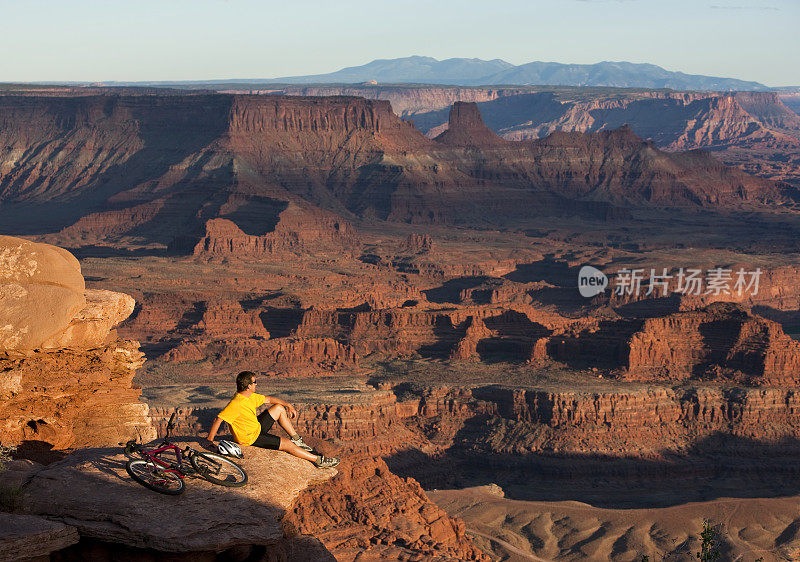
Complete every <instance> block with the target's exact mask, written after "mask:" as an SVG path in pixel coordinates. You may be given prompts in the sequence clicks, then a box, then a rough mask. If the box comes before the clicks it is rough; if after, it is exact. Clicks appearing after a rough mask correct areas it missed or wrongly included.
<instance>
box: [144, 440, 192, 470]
mask: <svg viewBox="0 0 800 562" xmlns="http://www.w3.org/2000/svg"><path fill="white" fill-rule="evenodd" d="M167 451H171V452H172V453H173V454H174V455H175V458H176V459H177V461H178V464H177V466H176V465H175V464H174V463H170V462H167V461H165V460H163V459H161V458H159V457H158V456H156V455H160V454H161V453H166V452H167ZM140 454H141V455H143V456H144V457H146V458H147V460H150V461H153V462H154V463H156V464H158V465H159V466H160V467H161V468H163V469H164V472H172V473H174V474H177V475H178V476H179V477H180V478H184V477H185V476H186V472H185V471H184V469H183V459H182V454H181V450H180V448H178V446H177V445H173V444H172V443H169V442H165V443H163V444H162V445H161V446H160V447H158V448H156V449H152V450H147V449H142V450H141V451H140Z"/></svg>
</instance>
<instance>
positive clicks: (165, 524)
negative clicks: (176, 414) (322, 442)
mask: <svg viewBox="0 0 800 562" xmlns="http://www.w3.org/2000/svg"><path fill="white" fill-rule="evenodd" d="M176 442H177V443H178V444H179V445H181V446H183V445H186V444H188V445H190V446H192V447H193V448H195V449H198V450H201V451H202V450H203V449H202V447H201V446H199V445H198V444H197V442H196V440H195V439H192V440H191V441H188V440H187V441H180V440H177V439H176ZM244 449H245V453H244V454H245V458H244V459H240V460H239V461H238V462H239V463H240V464H241V465H242V467H243V468H244V469H245V470H246V471H247V474H248V477H249V480H248V483H247V484H246V485H245V486H243V487H241V488H226V487H223V486H217V485H214V484H212V483H210V482H207V481H206V480H203V479H202V478H200V477H197V476H187V477H186V482H185V484H186V491H185V492H184V493H183V494H181V495H179V496H168V495H164V494H160V493H157V492H153V491H151V490H148V489H147V488H144V487H143V486H141V485H140V484H138V483H136V482H135V481H134V480H132V479H131V478H130V476H129V475H128V473H127V472H126V470H125V463H126V461H127V460H128V458H127V457H126V456H125V455H124V454H123V453H122V449H121V448H114V449H82V450H78V451H75V452H74V453H72V454H70V455H69V456H67V457H66V458H65V459H63V460H62V461H59V462H57V463H54V464H51V465H49V466H47V467H46V468H44V469H43V470H41V471H39V472H38V473H36V475H35V476H34V477H33V478H32V479H31V481H30V483H29V484H27V485H26V486H25V493H24V499H23V502H24V504H23V505H24V509H25V511H26V512H28V513H32V514H36V515H42V516H46V517H48V518H51V519H56V520H58V521H62V522H64V523H66V524H68V525H72V526H74V527H76V528H77V529H78V531H79V533H80V534H81V536H85V537H90V538H94V539H98V540H101V541H108V542H115V543H122V544H125V545H128V546H132V547H137V548H150V549H155V550H159V551H164V552H198V551H221V550H224V549H226V548H230V547H232V546H236V545H242V544H248V545H253V544H257V545H268V544H271V543H274V542H276V541H278V540H279V539H281V538H282V537H283V529H282V527H281V522H280V520H281V518H282V517H283V515H284V514H285V513H286V511H287V510H288V509H289V508H290V507H291V505H292V503H293V502H294V500H295V498H296V497H297V495H298V494H299V493H300V492H301V491H302V490H304V489H305V488H307V487H308V486H310V485H312V484H315V483H318V482H323V481H325V480H328V479H330V478H332V477H333V476H335V475H336V474H337V471H336V470H335V469H319V468H316V467H315V466H314V465H313V464H312V463H310V462H308V461H304V460H302V459H298V458H296V457H293V456H291V455H289V454H287V453H284V452H281V451H268V450H264V449H257V448H254V447H245V448H244Z"/></svg>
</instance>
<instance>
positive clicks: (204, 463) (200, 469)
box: [189, 453, 247, 488]
mask: <svg viewBox="0 0 800 562" xmlns="http://www.w3.org/2000/svg"><path fill="white" fill-rule="evenodd" d="M189 461H190V462H191V463H192V466H193V467H194V469H195V470H196V471H197V474H199V475H200V476H202V477H203V478H205V479H206V480H208V481H209V482H212V483H214V484H219V485H220V486H227V487H228V488H238V487H239V486H244V485H245V484H247V472H245V470H244V469H243V468H242V467H241V466H239V465H238V464H236V463H235V462H233V461H232V460H230V459H226V458H225V457H223V456H222V455H218V454H216V453H195V454H194V455H192V456H191V458H190V459H189ZM214 465H217V466H214Z"/></svg>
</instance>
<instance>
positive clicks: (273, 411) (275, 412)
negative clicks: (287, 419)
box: [267, 404, 286, 420]
mask: <svg viewBox="0 0 800 562" xmlns="http://www.w3.org/2000/svg"><path fill="white" fill-rule="evenodd" d="M267 411H268V412H269V415H270V417H271V418H272V419H273V420H277V419H278V418H279V417H281V414H285V413H286V409H285V408H284V407H283V406H281V405H280V404H273V405H272V406H270V407H269V409H268V410H267Z"/></svg>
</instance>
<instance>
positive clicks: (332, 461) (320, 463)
mask: <svg viewBox="0 0 800 562" xmlns="http://www.w3.org/2000/svg"><path fill="white" fill-rule="evenodd" d="M337 464H339V459H337V458H336V457H323V456H322V455H320V456H319V458H318V459H317V460H316V461H314V466H316V467H317V468H333V467H334V466H336V465H337Z"/></svg>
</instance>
